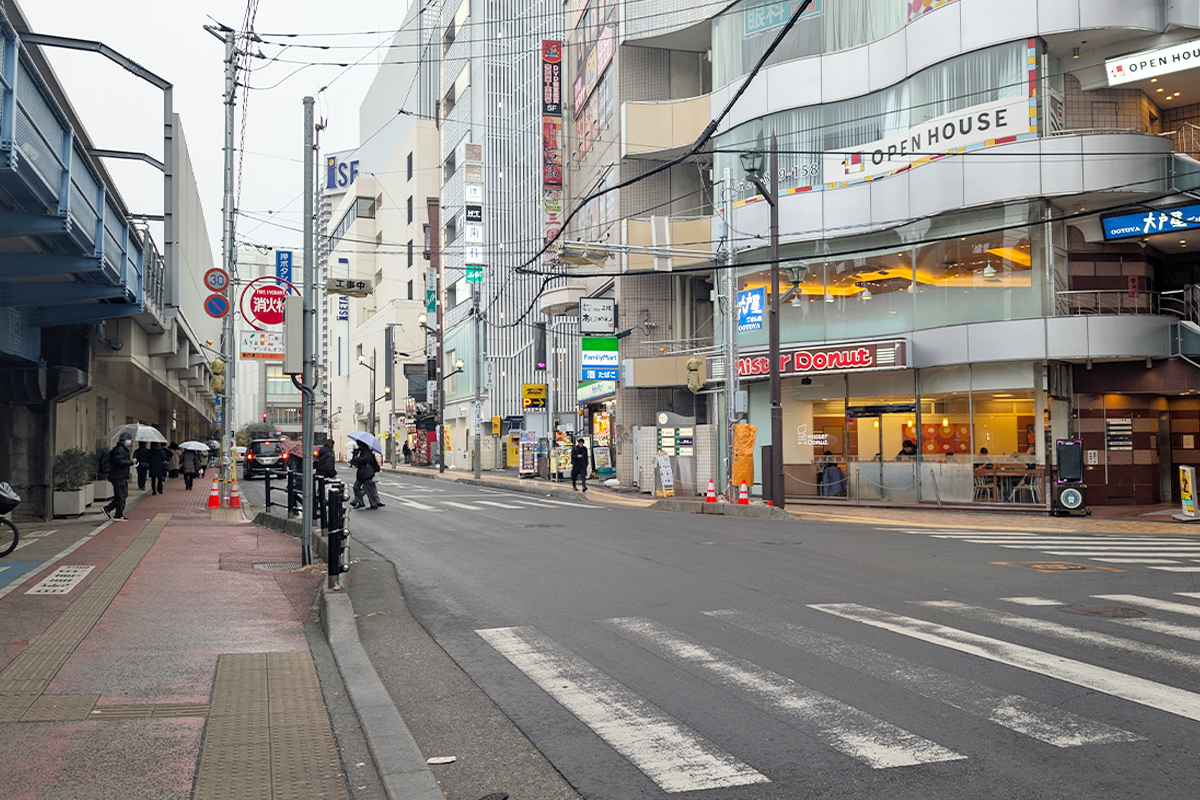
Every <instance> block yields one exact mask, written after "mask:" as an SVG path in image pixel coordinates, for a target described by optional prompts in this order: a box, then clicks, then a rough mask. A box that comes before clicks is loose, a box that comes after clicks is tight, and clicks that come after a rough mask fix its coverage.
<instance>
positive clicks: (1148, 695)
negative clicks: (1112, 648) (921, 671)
mask: <svg viewBox="0 0 1200 800" xmlns="http://www.w3.org/2000/svg"><path fill="white" fill-rule="evenodd" d="M809 608H813V609H816V610H818V611H824V612H825V613H828V614H832V615H834V616H838V617H842V618H843V619H850V620H854V621H856V622H861V623H863V624H864V625H870V626H872V627H876V628H880V629H883V630H887V631H892V632H893V633H898V634H901V635H903V636H908V637H910V638H912V639H916V640H918V641H923V642H927V643H929V644H935V645H939V646H941V647H946V648H949V649H951V650H957V651H959V652H962V653H968V654H970V655H974V656H978V657H979V658H984V659H987V660H989V661H994V662H997V663H1000V664H1007V665H1009V666H1013V667H1017V668H1019V669H1023V670H1026V671H1029V672H1033V673H1037V674H1039V675H1045V676H1047V677H1050V678H1054V679H1056V680H1060V681H1065V682H1067V683H1073V684H1075V685H1077V686H1082V687H1084V688H1088V689H1093V690H1095V691H1098V692H1103V693H1105V694H1108V695H1111V696H1113V697H1117V698H1120V699H1123V700H1128V701H1130V702H1133V703H1138V704H1139V705H1144V706H1147V707H1149V708H1155V709H1158V710H1160V711H1165V712H1166V713H1168V714H1174V715H1176V716H1180V717H1185V718H1187V719H1193V720H1200V695H1198V694H1196V693H1194V692H1189V691H1186V690H1184V689H1177V688H1175V687H1173V686H1167V685H1165V684H1161V683H1157V682H1155V681H1151V680H1147V679H1145V678H1140V677H1138V676H1136V675H1130V674H1128V673H1123V672H1117V671H1116V670H1112V669H1108V668H1106V667H1099V666H1095V665H1093V664H1087V663H1084V662H1082V661H1077V660H1075V659H1071V658H1066V657H1065V656H1061V655H1055V654H1053V653H1046V652H1042V651H1041V650H1036V649H1034V648H1032V647H1026V646H1024V645H1019V644H1015V643H1013V642H1006V641H1004V640H1002V639H995V638H992V637H990V636H982V635H980V634H977V633H972V632H969V631H963V630H959V629H957V628H952V627H949V626H946V625H940V624H937V623H933V622H928V621H925V620H921V619H916V618H913V617H907V616H903V615H900V614H893V613H891V612H888V611H883V610H880V609H875V608H870V607H868V606H862V605H858V604H856V603H832V604H817V605H811V606H809Z"/></svg>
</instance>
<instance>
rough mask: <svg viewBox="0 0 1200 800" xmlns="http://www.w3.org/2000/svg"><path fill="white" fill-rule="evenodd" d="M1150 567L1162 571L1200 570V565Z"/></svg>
mask: <svg viewBox="0 0 1200 800" xmlns="http://www.w3.org/2000/svg"><path fill="white" fill-rule="evenodd" d="M1150 569H1160V570H1162V571H1163V572H1200V567H1151V568H1150Z"/></svg>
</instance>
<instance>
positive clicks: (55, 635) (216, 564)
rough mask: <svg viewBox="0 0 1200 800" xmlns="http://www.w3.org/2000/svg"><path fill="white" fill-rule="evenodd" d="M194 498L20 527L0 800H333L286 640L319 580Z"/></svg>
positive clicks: (314, 717)
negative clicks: (119, 518)
mask: <svg viewBox="0 0 1200 800" xmlns="http://www.w3.org/2000/svg"><path fill="white" fill-rule="evenodd" d="M208 488H209V485H208V484H205V483H203V482H201V481H197V484H196V488H195V490H194V491H191V492H188V491H185V490H184V488H183V481H182V480H173V481H171V482H169V483H168V484H167V487H166V492H165V494H163V495H159V496H144V497H141V498H140V499H135V500H134V503H135V504H134V505H132V506H131V507H130V508H129V509H128V510H127V515H128V517H129V521H128V522H109V521H103V522H101V523H100V524H96V525H91V524H89V523H88V522H85V521H69V522H59V521H56V522H53V523H28V522H26V523H23V524H22V528H23V536H22V546H21V548H20V549H18V550H17V551H15V552H14V553H12V554H11V555H9V556H8V557H7V558H5V559H2V560H0V633H2V636H0V642H3V646H2V647H0V736H2V737H3V739H2V740H3V741H4V743H5V747H4V754H5V757H4V759H2V760H0V787H4V788H3V791H2V792H0V794H3V795H5V796H9V797H14V796H20V797H31V798H32V797H72V798H106V800H110V799H111V798H132V797H155V798H179V799H180V800H187V799H188V798H195V799H196V800H203V799H204V798H214V799H217V798H219V800H232V799H236V798H251V797H253V798H260V797H261V798H274V797H304V798H317V797H320V798H346V797H348V796H349V794H348V791H347V782H346V778H345V776H344V775H343V774H342V771H341V764H340V761H339V756H338V749H337V746H336V743H335V741H334V737H333V732H332V729H331V725H330V718H329V714H328V712H327V709H326V704H325V700H324V698H323V696H322V691H321V686H320V684H319V683H318V679H317V671H316V669H315V666H314V661H313V656H312V654H311V653H310V647H309V641H308V639H307V638H306V635H305V628H304V626H305V622H306V620H309V619H310V618H311V616H312V608H313V599H314V597H315V594H316V592H317V591H318V588H319V586H320V585H321V584H322V582H323V580H324V575H323V574H321V573H304V572H296V571H294V569H295V568H296V567H299V560H300V559H299V547H298V543H297V542H296V540H295V539H294V538H292V537H289V536H285V535H283V534H280V533H277V532H275V531H271V530H267V529H265V528H261V527H258V526H255V525H253V524H252V523H250V522H248V521H246V520H245V519H244V518H243V516H242V515H241V513H240V512H238V511H230V510H214V511H212V512H210V510H209V509H208V508H207V507H206V505H207V500H208ZM102 519H103V518H102ZM48 579H49V580H48Z"/></svg>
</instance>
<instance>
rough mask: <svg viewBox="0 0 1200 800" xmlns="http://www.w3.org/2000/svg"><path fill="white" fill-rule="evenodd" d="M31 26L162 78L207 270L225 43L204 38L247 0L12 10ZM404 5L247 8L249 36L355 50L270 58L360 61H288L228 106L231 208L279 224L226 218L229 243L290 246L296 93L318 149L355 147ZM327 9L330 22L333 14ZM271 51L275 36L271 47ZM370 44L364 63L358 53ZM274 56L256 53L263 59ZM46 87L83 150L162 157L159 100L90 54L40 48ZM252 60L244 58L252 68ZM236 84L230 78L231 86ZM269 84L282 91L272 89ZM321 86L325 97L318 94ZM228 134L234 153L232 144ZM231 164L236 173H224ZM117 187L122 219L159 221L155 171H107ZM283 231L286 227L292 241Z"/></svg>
mask: <svg viewBox="0 0 1200 800" xmlns="http://www.w3.org/2000/svg"><path fill="white" fill-rule="evenodd" d="M18 3H19V4H20V6H21V9H22V11H23V12H24V14H25V16H26V18H27V19H28V20H29V23H30V27H31V28H32V29H33V30H35V31H37V32H39V33H46V34H53V35H57V36H69V37H73V38H79V39H91V40H98V41H101V42H103V43H104V44H106V45H108V46H110V47H112V48H114V49H116V50H117V51H118V52H120V53H121V54H123V55H125V56H127V57H128V58H130V59H132V60H133V61H136V62H138V63H139V64H141V65H142V66H144V67H146V68H147V69H149V70H150V71H151V72H154V73H155V74H157V75H159V76H160V77H162V78H164V79H165V80H168V81H170V82H171V83H172V84H173V85H174V87H175V89H174V103H175V111H176V112H177V113H178V114H179V115H180V116H181V117H182V120H183V127H184V134H185V136H186V138H187V144H188V150H189V152H190V155H191V160H192V165H193V167H194V169H195V172H196V179H197V182H198V184H199V188H200V196H201V202H202V204H203V206H204V216H205V221H206V223H207V226H208V234H209V236H208V238H209V241H210V242H211V243H212V247H213V259H214V261H215V262H217V263H219V262H220V257H221V256H220V242H221V192H222V168H223V154H222V147H223V135H224V134H223V124H224V107H223V105H222V102H221V96H222V93H223V91H224V67H223V63H222V60H223V58H224V44H223V43H222V42H221V41H219V40H218V39H216V38H214V37H213V35H212V34H210V33H208V32H207V31H205V30H204V28H203V26H204V25H206V24H213V23H214V21H216V22H220V23H223V24H225V25H228V26H230V27H232V28H235V29H237V28H240V27H241V25H242V21H243V19H244V18H245V14H246V0H240V2H239V1H238V0H196V1H195V2H180V1H179V0H121V2H119V3H111V2H109V3H104V2H99V3H98V2H96V1H95V0H86V1H85V0H18ZM406 7H407V2H406V0H399V2H386V1H385V0H353V2H349V3H344V4H342V3H329V2H315V0H260V2H259V7H258V11H257V16H256V18H255V22H254V26H253V28H254V30H255V31H256V32H258V33H259V34H261V35H264V36H265V35H266V34H271V33H302V34H323V35H319V36H311V35H310V36H306V37H303V38H297V39H294V40H292V41H295V42H303V43H308V44H312V43H322V44H336V45H362V46H361V47H358V48H355V49H341V50H330V51H325V50H311V49H299V48H288V49H286V50H283V55H282V56H281V58H284V59H292V60H296V61H306V62H308V61H314V60H316V61H347V62H350V63H353V62H355V61H357V60H358V59H360V58H362V59H364V60H363V63H362V65H361V66H357V67H353V68H351V69H342V68H340V67H332V66H311V67H308V68H304V69H300V71H299V72H297V73H296V74H295V75H293V76H292V77H287V76H288V75H289V74H290V73H292V72H293V71H294V70H297V69H298V68H299V66H300V65H298V64H284V63H275V64H271V65H269V66H267V67H265V68H263V69H261V70H260V71H257V72H254V73H252V75H251V77H250V85H251V86H252V87H271V86H274V85H275V84H279V85H278V86H275V88H270V89H266V88H263V89H261V90H260V89H255V90H252V91H251V92H250V97H249V101H248V103H247V106H246V109H243V108H242V105H241V103H242V100H241V94H240V93H239V97H238V116H237V121H238V125H239V126H240V125H241V123H242V112H243V110H248V115H247V117H246V140H245V141H246V144H245V152H244V154H237V155H242V156H243V159H244V160H243V161H242V168H241V175H242V183H241V201H240V205H239V207H240V208H241V209H242V210H243V211H244V212H247V213H250V214H253V215H255V216H262V217H265V216H266V215H267V212H274V213H273V216H272V217H271V218H272V219H273V220H275V221H277V222H279V223H280V224H281V225H283V226H285V227H277V226H275V225H271V224H262V223H259V222H253V221H249V220H246V219H241V220H239V221H238V238H239V239H246V240H248V241H252V242H257V243H263V244H270V245H275V246H280V245H282V246H286V247H291V248H296V249H299V245H300V240H301V235H300V233H299V228H300V226H301V216H300V212H301V209H302V206H301V199H300V193H301V186H302V182H303V180H302V179H303V174H302V169H303V167H302V164H301V161H300V157H301V154H302V150H303V143H304V138H303V137H304V131H303V124H302V123H303V105H302V100H303V98H304V96H305V95H312V96H313V97H316V98H318V100H317V107H316V109H317V115H318V117H319V118H320V117H324V118H325V120H326V125H327V126H328V127H327V130H326V131H324V132H323V133H322V134H321V142H320V145H321V150H322V152H331V151H335V150H344V149H348V148H351V147H354V146H356V145H357V144H358V107H359V104H360V103H361V102H362V98H363V95H364V94H365V93H366V90H367V87H368V86H369V85H370V82H371V79H372V78H373V76H374V74H375V68H374V64H375V63H376V62H377V61H378V60H380V59H382V58H383V56H384V54H385V52H386V46H387V43H388V42H390V41H391V38H392V34H391V33H390V32H394V31H395V29H396V28H397V27H399V25H400V22H401V20H402V19H403V16H404V11H405V9H406ZM335 11H337V12H340V14H334V13H333V12H335ZM357 31H388V32H389V33H385V34H376V35H368V36H334V35H330V34H332V33H341V32H357ZM270 38H273V39H274V40H279V37H270ZM375 45H380V46H379V47H378V49H376V50H375V51H374V52H371V48H372V47H374V46H375ZM281 50H282V48H280V47H272V46H269V45H264V46H262V52H263V53H265V54H266V55H268V56H276V55H278V54H280V52H281ZM46 53H47V55H48V57H49V58H50V60H51V63H52V64H53V66H54V71H55V72H56V73H57V75H58V78H59V80H60V81H61V82H62V84H63V85H64V86H65V88H66V91H67V94H68V96H69V97H70V100H71V103H72V105H73V106H74V107H75V109H76V111H77V112H78V113H79V115H80V117H81V118H82V120H83V125H84V127H85V128H86V129H87V132H88V134H89V136H90V137H91V139H92V141H93V143H94V144H95V146H96V147H99V148H105V149H111V150H132V151H141V152H146V153H149V154H150V155H152V156H154V157H155V158H161V157H162V109H163V106H162V93H161V92H160V91H159V90H157V89H155V88H154V87H152V86H151V85H150V84H148V83H145V82H144V81H142V80H140V79H138V78H136V77H134V76H133V75H132V74H130V73H128V72H126V71H125V70H123V69H122V68H120V67H119V66H117V65H116V64H113V63H112V62H110V61H108V59H106V58H104V57H103V56H100V55H98V54H95V53H80V52H73V51H69V50H60V49H55V48H46ZM262 63H263V62H262V61H256V62H255V66H259V65H261V64H262ZM242 79H244V76H239V80H242ZM280 81H282V83H280ZM322 87H327V88H326V89H325V91H324V92H321V91H320V90H321V89H322ZM239 141H240V131H238V132H235V147H237V146H240V145H239V144H238V142H239ZM237 155H235V161H234V166H235V172H236V170H237ZM106 166H107V167H108V169H109V171H110V172H111V173H112V174H113V175H114V177H115V179H116V181H117V183H118V189H119V190H120V192H121V195H122V197H124V199H125V201H126V203H127V204H128V205H129V207H130V210H131V211H133V212H134V213H138V212H142V213H150V214H159V213H161V212H162V173H160V172H158V171H157V170H155V169H154V168H152V167H150V166H148V165H145V164H142V163H140V162H124V161H115V160H112V159H108V160H106ZM292 229H295V230H292Z"/></svg>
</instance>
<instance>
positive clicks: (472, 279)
mask: <svg viewBox="0 0 1200 800" xmlns="http://www.w3.org/2000/svg"><path fill="white" fill-rule="evenodd" d="M465 269H466V271H467V283H483V267H476V266H471V265H470V264H468V265H467V266H466V268H465Z"/></svg>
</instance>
